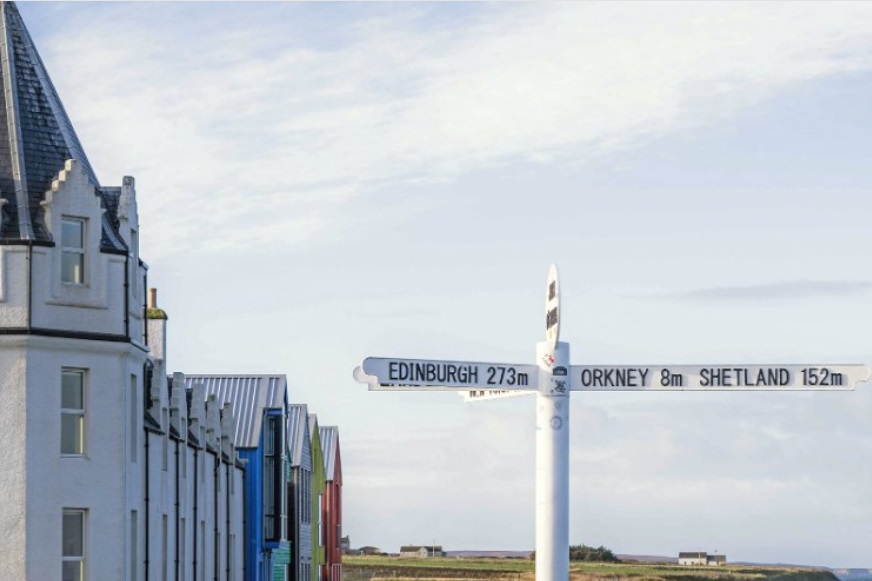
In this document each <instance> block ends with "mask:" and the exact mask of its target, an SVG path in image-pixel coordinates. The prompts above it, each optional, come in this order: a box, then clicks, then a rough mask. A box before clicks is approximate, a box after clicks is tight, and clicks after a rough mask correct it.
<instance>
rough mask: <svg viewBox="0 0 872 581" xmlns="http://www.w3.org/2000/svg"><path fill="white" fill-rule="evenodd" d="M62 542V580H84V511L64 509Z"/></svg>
mask: <svg viewBox="0 0 872 581" xmlns="http://www.w3.org/2000/svg"><path fill="white" fill-rule="evenodd" d="M63 518H64V522H63V533H62V534H63V538H62V541H61V544H62V557H61V561H62V566H61V567H62V571H61V579H62V580H63V581H84V580H85V511H84V510H66V509H65V510H64V517H63Z"/></svg>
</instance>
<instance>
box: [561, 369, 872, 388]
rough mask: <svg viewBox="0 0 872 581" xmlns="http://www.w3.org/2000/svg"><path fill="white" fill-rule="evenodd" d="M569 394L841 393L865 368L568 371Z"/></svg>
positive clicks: (871, 373)
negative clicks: (677, 392) (589, 392)
mask: <svg viewBox="0 0 872 581" xmlns="http://www.w3.org/2000/svg"><path fill="white" fill-rule="evenodd" d="M570 376H571V386H572V387H571V389H572V390H573V391H646V390H651V391H844V390H852V389H854V388H855V387H856V386H857V384H858V383H862V382H864V381H868V380H869V379H870V377H872V370H870V368H869V367H868V366H866V365H855V364H841V363H840V364H808V365H796V364H792V365H724V364H720V365H573V366H572V368H571V372H570Z"/></svg>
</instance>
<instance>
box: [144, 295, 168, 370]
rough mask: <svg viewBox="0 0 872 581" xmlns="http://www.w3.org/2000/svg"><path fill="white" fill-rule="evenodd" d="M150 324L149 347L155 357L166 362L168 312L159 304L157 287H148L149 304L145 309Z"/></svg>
mask: <svg viewBox="0 0 872 581" xmlns="http://www.w3.org/2000/svg"><path fill="white" fill-rule="evenodd" d="M145 318H146V319H147V325H148V347H149V350H150V351H151V356H152V358H153V359H162V360H164V363H166V351H167V318H168V317H167V314H166V312H164V310H163V309H160V308H158V306H157V289H156V288H150V289H148V304H147V308H146V309H145Z"/></svg>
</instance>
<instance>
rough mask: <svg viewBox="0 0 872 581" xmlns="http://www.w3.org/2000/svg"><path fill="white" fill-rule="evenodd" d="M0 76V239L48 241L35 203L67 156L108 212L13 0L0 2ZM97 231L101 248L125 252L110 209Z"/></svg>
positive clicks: (106, 201)
mask: <svg viewBox="0 0 872 581" xmlns="http://www.w3.org/2000/svg"><path fill="white" fill-rule="evenodd" d="M0 75H2V81H3V86H2V90H0V205H2V212H0V241H3V242H7V243H9V242H13V243H14V242H15V241H21V240H34V241H43V242H50V241H52V237H51V234H50V233H49V232H48V231H47V230H46V227H45V224H44V220H43V211H42V207H41V206H40V203H41V202H42V201H43V200H44V199H45V192H46V191H47V190H48V189H49V188H51V184H52V181H53V180H54V179H56V178H57V176H58V174H59V173H60V172H61V171H62V170H63V169H64V164H65V162H66V160H68V159H75V160H77V161H79V162H80V163H81V165H82V167H83V169H84V170H85V173H86V174H87V175H88V177H89V179H90V181H91V182H92V184H93V185H94V188H95V194H96V195H99V196H100V197H101V199H102V201H103V206H104V207H105V208H107V210H110V211H111V202H112V201H111V200H108V199H107V197H108V196H111V193H110V192H105V191H104V190H103V189H102V188H100V183H99V182H98V181H97V177H96V176H95V175H94V171H93V169H92V168H91V164H90V163H89V162H88V157H87V156H86V155H85V151H84V150H83V149H82V145H81V143H80V142H79V138H78V137H76V132H75V130H74V129H73V125H72V123H71V122H70V119H69V117H67V113H66V111H65V110H64V106H63V104H61V100H60V98H59V97H58V94H57V91H55V88H54V85H53V84H52V82H51V79H50V78H49V76H48V73H47V72H46V70H45V65H44V64H43V62H42V59H41V58H40V56H39V53H38V52H37V51H36V47H35V46H34V44H33V40H32V39H31V38H30V34H29V33H28V32H27V28H26V27H25V26H24V21H23V20H22V18H21V14H20V13H19V12H18V8H17V7H16V6H15V3H14V2H0ZM107 190H111V189H109V188H107ZM116 206H117V204H116ZM107 213H110V212H107ZM107 218H108V219H107ZM103 229H104V235H103V244H102V245H101V246H103V249H104V250H108V251H113V250H114V251H124V252H126V247H125V245H124V242H123V241H122V239H121V237H120V236H119V235H118V232H117V227H115V226H114V225H113V224H112V216H111V213H110V216H108V217H107V216H104V218H103ZM107 229H108V230H109V231H107Z"/></svg>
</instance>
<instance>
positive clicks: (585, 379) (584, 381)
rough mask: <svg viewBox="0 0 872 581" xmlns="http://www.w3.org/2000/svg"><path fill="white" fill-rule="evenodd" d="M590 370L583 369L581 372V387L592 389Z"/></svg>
mask: <svg viewBox="0 0 872 581" xmlns="http://www.w3.org/2000/svg"><path fill="white" fill-rule="evenodd" d="M590 376H591V373H590V369H582V370H581V385H584V386H585V387H590Z"/></svg>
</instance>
